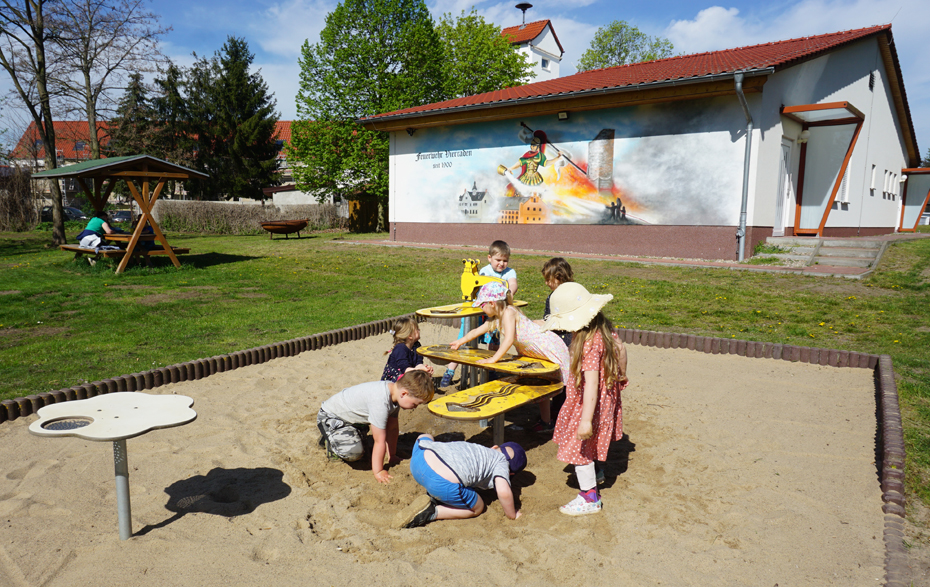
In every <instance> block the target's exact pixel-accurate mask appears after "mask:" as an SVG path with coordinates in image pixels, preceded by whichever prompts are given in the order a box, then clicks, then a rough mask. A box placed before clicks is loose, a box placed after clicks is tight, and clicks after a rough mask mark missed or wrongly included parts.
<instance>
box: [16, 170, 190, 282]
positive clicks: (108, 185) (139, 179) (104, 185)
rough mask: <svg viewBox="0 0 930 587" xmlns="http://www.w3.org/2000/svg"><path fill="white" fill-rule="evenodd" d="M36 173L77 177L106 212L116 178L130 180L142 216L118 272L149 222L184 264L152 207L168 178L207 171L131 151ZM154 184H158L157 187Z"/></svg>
mask: <svg viewBox="0 0 930 587" xmlns="http://www.w3.org/2000/svg"><path fill="white" fill-rule="evenodd" d="M32 177H33V179H56V180H57V179H65V178H73V179H75V180H77V183H78V185H80V186H81V190H82V191H83V192H84V194H85V195H87V197H88V199H89V200H90V201H91V203H92V204H93V206H94V210H95V211H96V212H97V213H100V212H103V210H104V208H105V207H106V204H107V200H108V199H109V198H110V194H112V193H113V188H114V187H116V182H117V181H118V180H121V179H122V180H124V181H125V182H126V185H127V186H128V187H129V191H130V193H131V194H132V199H133V200H135V202H136V204H137V205H138V206H139V210H140V212H141V216H140V217H139V222H138V223H137V224H136V228H135V230H134V231H133V233H132V236H131V237H130V239H129V242H128V244H127V246H126V254H125V255H123V258H122V260H121V261H120V263H119V266H118V267H117V268H116V272H117V273H122V272H123V271H124V270H125V269H126V265H127V264H128V263H129V259H130V258H131V257H132V254H133V251H134V250H135V248H136V245H137V244H138V243H139V237H140V235H141V234H142V231H143V229H144V228H145V225H146V223H147V224H149V225H150V226H151V227H152V231H153V232H154V233H155V240H157V241H159V242H160V243H161V244H162V246H163V247H164V250H165V254H166V255H168V257H169V258H170V259H171V262H172V263H174V266H175V267H179V268H180V267H181V263H180V262H179V261H178V258H177V256H176V255H175V254H174V252H173V250H172V248H171V246H170V245H169V244H168V239H166V238H165V235H164V233H163V232H162V230H161V228H160V227H159V226H158V223H157V222H155V219H154V218H153V217H152V209H153V208H154V206H155V202H157V201H158V197H159V196H160V195H161V192H162V189H164V187H165V182H166V181H168V180H184V179H205V178H207V175H206V174H205V173H201V172H200V171H194V170H193V169H188V168H187V167H182V166H180V165H175V164H174V163H169V162H167V161H163V160H161V159H157V158H155V157H151V156H149V155H127V156H124V157H108V158H106V159H94V160H91V161H85V162H83V163H77V164H75V165H68V166H66V167H59V168H57V169H49V170H47V171H42V172H40V173H36V174H33V176H32ZM152 184H154V188H153V187H152Z"/></svg>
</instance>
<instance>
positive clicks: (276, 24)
mask: <svg viewBox="0 0 930 587" xmlns="http://www.w3.org/2000/svg"><path fill="white" fill-rule="evenodd" d="M336 4H337V2H334V1H329V0H289V1H287V2H280V3H278V4H274V5H272V6H271V7H270V8H268V9H267V10H265V11H264V12H262V13H261V14H260V15H258V16H257V18H256V20H255V22H253V23H252V25H251V27H250V30H251V32H252V33H253V38H256V39H258V41H257V42H258V44H259V46H260V47H261V48H262V50H264V51H266V52H267V53H269V54H271V55H274V56H277V57H282V58H287V59H292V60H293V61H294V63H295V64H296V62H297V58H298V57H299V56H300V47H301V46H302V45H303V43H304V41H307V40H309V41H310V43H311V44H313V43H317V42H319V40H320V31H322V30H323V28H324V27H325V26H326V15H327V14H329V13H330V12H332V11H333V10H334V9H335V8H336Z"/></svg>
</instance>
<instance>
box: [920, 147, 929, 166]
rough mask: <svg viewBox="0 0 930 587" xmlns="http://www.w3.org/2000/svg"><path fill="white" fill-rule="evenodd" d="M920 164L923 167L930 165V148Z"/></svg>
mask: <svg viewBox="0 0 930 587" xmlns="http://www.w3.org/2000/svg"><path fill="white" fill-rule="evenodd" d="M920 165H921V166H922V167H930V148H928V149H927V156H926V157H924V160H923V162H922V163H921V164H920Z"/></svg>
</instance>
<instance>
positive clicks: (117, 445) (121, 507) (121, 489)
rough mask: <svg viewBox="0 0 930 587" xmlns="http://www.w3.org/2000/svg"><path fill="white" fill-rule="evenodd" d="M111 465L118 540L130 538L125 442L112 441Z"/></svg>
mask: <svg viewBox="0 0 930 587" xmlns="http://www.w3.org/2000/svg"><path fill="white" fill-rule="evenodd" d="M113 464H114V466H115V468H116V510H117V512H118V514H119V539H120V540H127V539H129V538H130V537H132V507H131V506H130V504H129V454H128V453H127V452H126V440H125V439H123V440H114V441H113Z"/></svg>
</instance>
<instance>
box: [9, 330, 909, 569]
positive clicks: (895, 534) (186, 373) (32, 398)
mask: <svg viewBox="0 0 930 587" xmlns="http://www.w3.org/2000/svg"><path fill="white" fill-rule="evenodd" d="M406 317H414V318H415V319H416V320H417V321H418V322H423V321H424V319H423V318H422V317H420V316H417V315H416V314H402V315H400V316H395V317H393V318H387V319H385V320H376V321H374V322H367V323H365V324H359V325H357V326H350V327H348V328H340V329H337V330H329V331H327V332H321V333H319V334H314V335H311V336H304V337H301V338H294V339H291V340H286V341H284V342H279V343H274V344H269V345H263V346H260V347H255V348H251V349H246V350H244V351H236V352H234V353H231V354H228V355H220V356H217V357H210V358H209V359H196V360H193V361H188V362H186V363H180V364H176V365H169V366H167V367H159V368H158V369H152V370H151V371H145V372H143V373H133V374H131V375H121V376H119V377H114V378H113V379H106V380H104V381H95V382H93V383H87V384H84V385H80V386H76V387H70V388H67V389H59V390H56V391H52V392H47V393H39V394H36V395H29V396H26V397H21V398H16V399H12V400H3V401H2V402H0V424H2V423H3V422H7V421H12V420H15V419H17V418H19V417H22V416H28V415H30V414H34V413H36V412H37V411H38V410H39V408H41V407H43V406H47V405H50V404H53V403H59V402H64V401H69V400H75V399H86V398H89V397H94V396H96V395H100V394H104V393H114V392H122V391H142V390H147V389H152V388H155V387H159V386H161V385H165V384H167V383H178V382H180V381H194V380H197V379H202V378H203V377H208V376H210V375H213V374H214V373H222V372H224V371H230V370H232V369H238V368H239V367H245V366H246V365H256V364H259V363H265V362H267V361H270V360H272V359H277V358H279V357H291V356H294V355H297V354H300V353H302V352H305V351H315V350H317V349H321V348H323V347H327V346H331V345H335V344H340V343H343V342H350V341H354V340H361V339H363V338H367V337H369V336H374V335H378V334H383V333H385V332H387V331H389V330H390V329H391V326H393V324H394V322H395V321H396V320H398V319H400V318H406ZM428 321H429V322H435V323H444V322H447V321H448V319H435V320H434V319H430V320H428ZM616 332H617V334H618V335H619V336H620V340H622V341H623V342H625V343H629V344H636V345H640V346H650V347H656V348H663V349H688V350H693V351H698V352H704V353H707V354H714V355H718V354H730V355H739V356H741V357H749V358H756V359H776V360H783V361H791V362H800V363H810V364H813V365H827V366H831V367H851V368H860V369H873V370H874V372H875V376H876V379H877V381H878V412H879V420H880V421H879V425H880V426H881V435H880V436H879V441H880V443H881V447H880V449H881V456H882V462H881V489H882V502H883V503H884V505H883V506H882V512H883V513H884V514H885V516H884V519H885V522H884V524H885V525H884V533H883V538H884V542H885V585H886V586H887V587H906V585H908V584H909V571H910V567H909V566H908V563H907V551H906V549H905V547H904V517H905V510H904V503H905V496H904V459H905V451H904V429H903V427H902V425H901V409H900V406H899V404H898V387H897V385H896V384H895V381H894V367H893V365H892V362H891V357H890V356H889V355H871V354H865V353H858V352H856V351H841V350H837V349H821V348H815V347H803V346H796V345H783V344H780V343H770V342H757V341H751V340H737V339H732V338H716V337H711V336H698V335H694V334H680V333H677V332H676V333H672V332H653V331H649V330H637V329H632V328H618V329H616Z"/></svg>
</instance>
